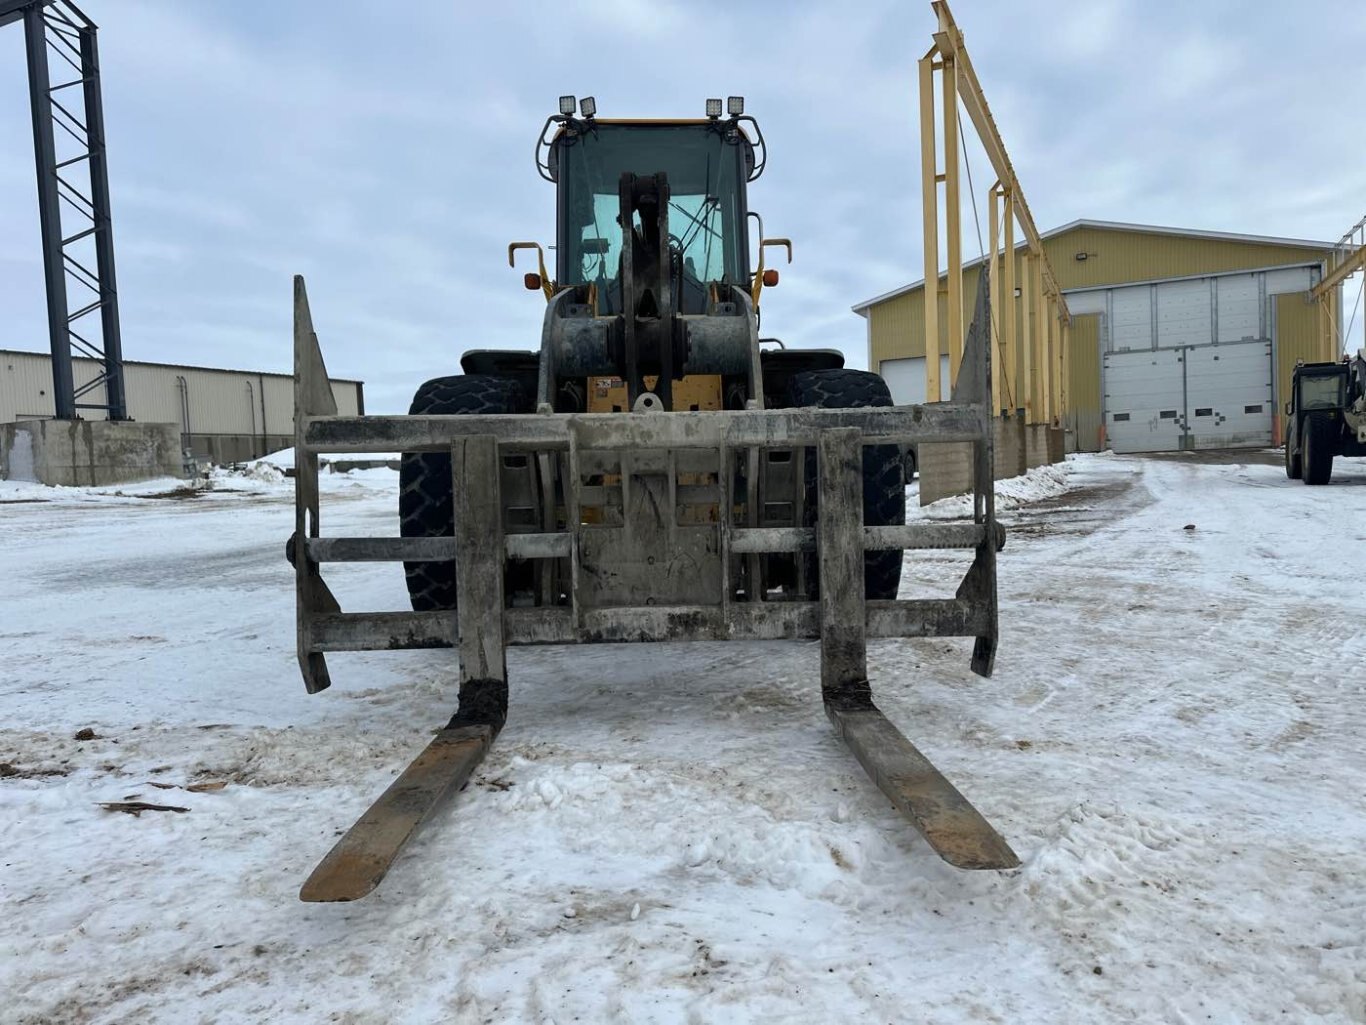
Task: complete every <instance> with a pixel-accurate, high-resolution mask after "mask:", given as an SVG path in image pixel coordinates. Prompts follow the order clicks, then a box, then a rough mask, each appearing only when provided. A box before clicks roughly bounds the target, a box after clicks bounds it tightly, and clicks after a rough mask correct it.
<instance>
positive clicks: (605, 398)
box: [288, 96, 1018, 901]
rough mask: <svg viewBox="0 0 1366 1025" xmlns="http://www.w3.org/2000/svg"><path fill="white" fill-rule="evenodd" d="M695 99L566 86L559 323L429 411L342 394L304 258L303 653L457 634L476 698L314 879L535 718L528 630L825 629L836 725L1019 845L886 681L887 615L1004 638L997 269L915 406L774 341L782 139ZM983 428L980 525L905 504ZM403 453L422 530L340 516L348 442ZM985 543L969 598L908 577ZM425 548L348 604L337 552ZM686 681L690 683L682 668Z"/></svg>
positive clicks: (401, 824) (990, 843) (298, 369)
mask: <svg viewBox="0 0 1366 1025" xmlns="http://www.w3.org/2000/svg"><path fill="white" fill-rule="evenodd" d="M704 109H705V115H704V116H703V117H699V118H684V119H678V120H614V119H608V118H598V117H597V111H596V103H595V101H594V100H593V99H592V98H591V97H590V98H585V99H583V100H582V101H577V100H576V99H575V97H572V96H567V97H562V98H561V101H560V109H559V113H557V114H554V115H552V116H551V117H549V118H548V119H547V120H546V122H545V124H544V126H543V127H542V131H541V133H540V135H539V136H538V139H537V143H536V149H535V153H536V168H537V170H538V171H539V173H540V175H541V177H542V178H544V179H545V180H547V181H548V182H550V183H552V184H553V185H554V187H555V189H556V200H557V202H556V211H557V212H556V226H555V245H554V272H553V274H552V273H551V272H550V270H549V269H548V268H547V266H546V254H545V250H544V249H543V248H542V246H540V245H539V244H537V243H534V242H514V243H512V244H511V245H510V246H509V248H508V260H509V263H510V264H514V265H515V259H516V257H517V254H518V253H519V252H527V251H529V252H531V253H534V256H535V259H536V264H535V270H532V271H530V272H528V273H526V274H525V277H524V282H523V283H524V284H525V286H526V287H527V288H528V289H531V290H534V291H537V292H539V293H541V294H542V295H543V296H544V299H545V303H546V306H545V314H544V319H543V321H542V327H541V338H540V344H539V346H538V347H536V348H528V349H526V350H525V351H490V350H475V351H470V352H466V353H465V354H464V355H463V356H462V357H461V360H460V366H461V370H462V373H460V374H456V375H452V376H448V377H441V378H437V379H435V380H432V381H428V382H427V383H426V384H424V385H422V386H421V387H420V388H418V389H417V393H416V395H415V396H414V398H413V402H412V407H411V409H410V410H409V413H408V415H406V416H359V417H342V416H338V415H337V413H336V403H335V402H334V401H333V398H332V395H331V391H330V388H329V385H328V383H327V382H328V377H327V372H326V369H325V367H324V363H323V358H322V353H321V349H320V347H319V344H318V339H317V336H316V334H315V333H314V330H313V321H312V316H311V313H310V310H309V306H308V301H307V296H306V294H305V290H304V283H303V280H302V278H295V283H294V289H295V292H294V317H295V320H294V343H295V403H296V411H295V432H296V435H295V440H296V477H295V481H296V523H295V533H294V536H293V537H292V538H291V539H290V544H289V546H288V548H289V555H290V558H291V561H292V562H293V564H294V567H295V572H296V578H297V610H298V616H297V620H298V622H297V626H298V656H299V665H300V667H301V669H302V672H303V677H304V683H305V685H306V687H307V689H308V691H309V692H310V693H315V692H318V691H321V690H323V689H325V688H326V687H327V686H328V685H329V682H330V680H329V676H328V669H327V663H326V656H327V655H328V654H329V653H331V652H339V651H374V650H394V649H408V648H450V649H453V650H455V651H456V652H458V656H459V660H460V683H459V695H458V706H457V709H456V711H455V714H454V716H453V717H452V718H451V720H450V722H449V723H448V724H446V726H445V727H443V728H441V729H440V730H439V731H438V732H437V733H436V736H435V738H434V739H433V740H432V741H431V743H430V744H429V745H428V746H427V748H426V749H425V750H424V751H423V752H422V753H421V754H420V755H419V756H418V757H417V758H416V759H415V760H414V761H413V763H412V764H411V765H410V766H408V768H407V769H405V770H404V771H403V772H402V773H401V774H400V775H399V777H398V778H397V780H396V781H395V782H394V783H393V785H392V786H391V787H390V788H389V789H388V790H387V791H386V792H385V793H384V794H383V795H381V796H380V797H379V799H378V800H377V801H376V802H375V804H374V805H373V806H372V807H371V808H370V810H369V811H367V812H366V813H365V814H364V815H363V816H362V817H361V818H360V819H359V820H358V821H357V822H356V824H355V825H354V826H353V827H351V829H350V830H349V831H348V832H347V833H346V834H345V835H344V836H343V837H342V839H341V840H340V841H339V842H338V843H337V844H336V846H335V847H334V848H333V849H332V851H331V852H330V853H329V854H327V856H326V857H325V858H324V859H323V860H322V862H321V863H320V864H319V865H318V867H317V869H316V870H315V871H314V873H313V874H312V876H310V878H309V879H308V881H307V882H306V883H305V884H304V886H303V889H302V891H301V893H300V896H301V898H302V899H304V900H308V901H346V900H354V899H357V898H359V897H362V896H364V895H365V894H366V893H368V892H370V891H371V890H372V889H374V887H375V886H377V885H378V884H379V882H380V881H381V880H382V879H383V878H384V875H385V874H386V872H387V871H388V870H389V868H390V866H391V865H392V863H393V862H394V860H395V858H396V857H397V856H398V854H399V852H400V850H401V849H402V847H403V845H404V844H405V843H406V842H407V841H408V840H409V839H410V838H411V837H412V836H413V835H414V834H415V833H416V831H417V830H418V828H419V827H420V826H421V825H422V823H423V822H424V821H425V820H426V819H427V817H428V816H429V815H430V814H431V812H432V811H433V809H435V808H436V807H437V806H438V805H439V804H440V802H441V801H442V800H443V799H444V798H446V797H448V796H449V795H451V794H452V793H454V792H456V791H458V790H459V789H460V788H461V787H462V786H463V785H464V784H465V783H466V781H467V780H468V779H469V777H470V775H471V773H472V772H473V771H474V769H475V767H476V766H477V765H478V764H479V762H480V760H481V759H482V758H483V756H484V754H485V752H487V750H488V749H489V746H490V745H491V744H492V743H493V741H494V738H495V737H496V736H497V734H498V733H499V731H500V730H501V729H502V728H503V725H504V722H505V720H506V719H507V715H508V680H507V662H506V655H505V653H506V648H507V646H508V645H510V644H592V643H609V644H618V643H642V642H664V641H687V640H712V641H716V640H734V641H743V640H746V639H768V640H773V639H793V640H797V639H810V638H814V639H819V642H820V645H819V650H820V688H821V697H822V700H823V703H824V707H825V711H826V713H827V714H828V716H829V718H830V719H831V721H832V722H833V723H834V726H835V729H836V732H837V734H838V735H839V736H840V737H842V738H843V740H844V741H845V742H846V743H847V744H848V746H849V747H850V748H851V749H852V750H853V752H854V754H855V756H856V757H857V758H858V760H859V761H860V762H861V763H862V764H863V766H864V768H865V769H866V770H867V772H868V774H869V775H870V776H871V777H872V778H873V780H874V782H875V783H876V784H877V786H878V787H880V788H881V789H882V791H883V792H884V793H885V794H886V796H887V797H888V798H889V799H890V800H891V801H892V803H893V804H894V805H895V806H896V807H897V808H899V809H900V810H901V811H902V812H903V813H905V815H906V816H907V817H908V818H909V819H910V821H911V822H912V824H913V825H914V826H915V827H916V828H917V829H918V830H919V831H920V832H921V833H922V834H923V836H924V837H925V839H926V840H927V841H928V842H929V844H930V845H931V847H932V848H933V849H934V850H935V851H936V852H938V853H939V854H940V855H941V856H942V857H943V858H944V859H945V860H947V861H948V862H949V863H951V864H953V865H955V866H957V867H960V868H965V869H1007V868H1011V867H1014V866H1016V865H1018V860H1017V858H1016V856H1015V854H1014V853H1013V852H1012V851H1011V849H1010V847H1009V845H1008V844H1007V843H1006V842H1005V840H1004V839H1002V837H1001V836H1000V835H999V834H998V833H997V832H996V830H994V829H993V828H992V827H991V826H990V825H989V824H988V823H987V822H986V820H985V819H984V818H983V817H982V816H981V815H980V814H979V813H978V812H977V810H976V809H975V808H974V807H973V806H972V805H971V804H970V803H969V802H968V801H967V800H966V799H965V798H964V797H963V795H962V794H961V793H960V792H959V791H958V790H957V789H955V788H954V787H953V785H952V784H951V783H949V781H948V780H946V779H945V778H944V777H943V776H942V775H941V774H940V773H939V772H938V771H937V770H936V769H935V768H934V766H933V765H932V764H930V762H929V761H928V760H927V759H926V758H925V757H924V755H923V754H921V752H920V751H919V750H918V749H917V748H916V747H915V746H914V745H913V744H912V743H911V742H910V741H909V740H908V739H907V738H906V737H905V736H904V735H903V734H902V733H901V732H900V731H899V730H898V729H897V728H896V727H895V726H894V725H893V724H892V723H891V722H890V721H889V720H888V719H887V718H886V717H885V716H884V715H883V714H882V712H881V711H880V710H879V709H878V707H877V706H876V704H875V703H874V702H873V697H872V689H871V686H870V681H869V679H868V667H867V657H866V645H867V639H868V638H870V637H873V638H877V637H952V636H962V637H971V638H974V646H973V651H972V661H971V666H972V669H973V670H974V671H976V672H977V673H979V674H981V675H983V676H987V675H990V673H991V670H992V665H993V662H994V658H995V650H996V638H997V604H996V555H997V552H998V550H999V549H1000V547H1001V546H1002V545H1003V544H1004V532H1003V530H1002V529H1001V528H1000V527H999V525H998V524H997V523H996V520H995V510H994V506H993V498H992V450H991V442H992V430H991V413H990V410H991V396H990V369H989V359H990V353H989V346H988V345H987V341H986V340H987V338H988V336H989V331H990V325H989V322H988V310H987V304H986V301H985V295H986V293H985V283H986V282H985V277H986V276H985V274H984V275H983V280H982V289H981V290H980V291H979V295H978V298H977V313H976V316H975V317H974V318H973V323H972V328H971V330H970V331H969V334H968V337H967V339H966V340H965V350H964V358H963V364H962V367H961V371H960V373H959V375H958V378H957V383H956V386H955V388H954V392H953V396H952V398H951V400H950V401H947V402H937V403H932V404H926V405H915V406H896V405H894V404H893V403H892V399H891V396H890V394H889V393H888V389H887V386H886V384H885V383H884V382H883V381H882V380H881V378H879V377H878V376H876V375H875V374H872V373H868V372H866V371H862V370H853V369H849V368H846V367H845V366H844V359H843V356H842V355H841V354H840V353H839V352H838V351H835V350H831V349H797V348H786V347H784V346H783V345H782V344H781V342H777V341H774V340H770V339H768V338H761V337H760V305H761V303H762V300H763V296H764V290H765V289H771V288H773V287H775V286H776V285H778V282H779V275H778V272H777V270H776V269H774V268H772V267H766V266H765V260H764V256H765V253H766V252H770V251H773V250H778V251H780V252H782V253H783V254H785V255H786V257H787V259H788V261H789V262H790V261H791V259H792V244H791V242H789V241H788V240H787V239H781V238H768V237H765V236H764V234H763V222H762V220H761V219H760V217H759V215H758V214H757V213H756V212H755V211H754V210H752V209H751V207H750V205H749V194H748V188H749V186H750V185H751V184H752V183H753V182H755V181H756V180H757V179H758V178H759V176H760V175H761V174H762V173H763V171H764V168H765V165H766V160H767V146H766V143H765V142H764V137H763V134H762V132H761V131H760V129H759V126H758V123H757V122H756V121H755V119H754V118H753V117H751V116H749V115H746V114H745V113H744V101H743V99H741V98H740V97H730V98H729V100H728V101H727V103H726V107H725V111H724V113H723V110H722V104H721V101H720V100H708V101H707V102H706V106H705V108H704ZM936 443H967V445H968V446H970V449H971V452H972V456H973V465H974V476H973V482H974V509H975V514H974V517H973V520H972V522H970V523H951V524H943V523H916V524H912V525H908V524H907V523H906V515H905V511H906V509H905V487H904V484H905V481H904V469H903V467H904V466H905V459H904V456H905V454H906V453H907V452H908V451H909V450H911V449H912V448H913V447H916V446H923V445H926V444H936ZM392 451H399V452H402V453H403V456H402V462H401V470H400V495H399V527H400V530H399V534H400V536H398V537H333V536H324V534H323V532H322V530H321V529H320V518H319V513H320V509H319V490H318V456H319V454H320V453H343V452H392ZM926 548H959V549H965V550H968V551H971V552H972V553H973V556H972V561H971V565H970V568H969V569H968V570H967V572H966V574H965V575H964V576H963V578H962V579H961V581H958V582H957V584H956V587H955V589H954V590H953V591H952V593H951V594H949V595H947V596H945V597H940V598H933V599H917V600H898V598H897V591H898V583H899V579H900V573H901V565H902V559H903V552H904V551H906V550H915V549H926ZM354 561H389V562H401V563H403V567H404V572H405V574H406V580H407V585H408V591H409V595H410V598H411V606H412V608H411V610H403V611H392V612H378V613H376V612H344V611H342V609H341V607H340V605H339V603H338V602H337V600H336V598H335V597H334V595H333V593H332V591H331V590H330V589H329V588H328V586H327V584H326V582H325V579H324V575H323V571H324V568H325V567H326V566H327V565H328V564H330V563H335V562H354ZM685 683H686V681H683V680H681V681H680V685H684V684H685Z"/></svg>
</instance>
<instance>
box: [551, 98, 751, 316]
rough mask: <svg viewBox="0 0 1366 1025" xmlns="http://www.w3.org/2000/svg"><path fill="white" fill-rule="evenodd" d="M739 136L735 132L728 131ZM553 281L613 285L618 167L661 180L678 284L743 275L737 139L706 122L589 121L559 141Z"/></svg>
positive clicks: (617, 259) (618, 231)
mask: <svg viewBox="0 0 1366 1025" xmlns="http://www.w3.org/2000/svg"><path fill="white" fill-rule="evenodd" d="M737 134H738V133H737ZM557 145H558V146H559V147H560V154H559V181H560V189H561V195H560V203H561V212H562V217H563V222H562V223H563V226H564V227H563V232H562V235H561V238H560V239H559V245H560V249H559V274H560V281H561V282H562V283H566V284H586V283H590V282H591V283H596V284H597V285H598V286H599V289H600V290H601V291H602V292H604V293H607V292H611V291H612V289H613V287H614V286H615V287H619V279H618V275H619V273H620V264H621V250H622V226H621V225H620V224H619V223H618V220H619V215H620V212H621V201H620V199H619V197H618V188H619V186H620V184H621V176H622V174H623V173H624V172H626V171H631V172H634V173H636V174H642V175H644V174H656V173H658V172H660V171H663V172H664V173H665V174H666V175H668V180H669V192H670V197H669V236H670V247H671V248H672V249H674V250H675V251H677V252H680V253H681V254H682V264H683V266H682V272H683V276H684V279H685V287H686V285H687V284H697V283H707V282H713V281H732V282H737V283H739V282H743V281H744V279H745V262H746V261H745V255H744V227H745V226H744V210H743V200H742V195H741V188H742V176H741V143H740V141H739V140H738V139H736V138H734V137H732V139H731V140H727V139H726V137H725V135H724V134H723V131H722V130H721V129H720V128H719V127H718V126H715V125H711V124H705V125H595V126H593V127H591V128H589V129H587V130H586V131H585V132H584V133H583V134H581V135H577V136H573V137H562V138H561V139H560V140H559V141H558V143H557Z"/></svg>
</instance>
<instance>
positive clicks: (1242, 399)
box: [1185, 341, 1273, 448]
mask: <svg viewBox="0 0 1366 1025" xmlns="http://www.w3.org/2000/svg"><path fill="white" fill-rule="evenodd" d="M1185 357H1186V429H1187V431H1188V433H1189V435H1190V438H1189V439H1188V441H1187V443H1186V447H1187V448H1248V447H1256V448H1261V447H1264V446H1266V445H1270V444H1271V422H1272V410H1273V407H1272V405H1271V343H1270V342H1269V341H1265V342H1263V341H1253V342H1239V343H1236V344H1230V345H1206V346H1202V347H1200V348H1197V349H1188V350H1187V351H1186V353H1185Z"/></svg>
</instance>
